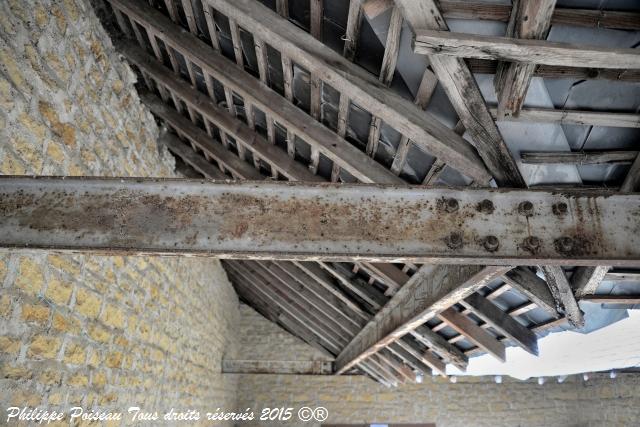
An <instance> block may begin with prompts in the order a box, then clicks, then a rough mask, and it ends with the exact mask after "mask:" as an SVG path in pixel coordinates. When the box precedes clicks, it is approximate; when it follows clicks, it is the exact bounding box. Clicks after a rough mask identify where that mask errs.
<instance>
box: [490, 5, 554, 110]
mask: <svg viewBox="0 0 640 427" xmlns="http://www.w3.org/2000/svg"><path fill="white" fill-rule="evenodd" d="M555 5H556V0H515V1H514V2H513V8H512V10H511V17H510V19H509V24H508V25H507V34H506V35H507V37H514V38H521V39H546V38H547V34H548V33H549V29H550V28H551V15H552V14H553V9H554V8H555ZM534 70H535V65H532V64H520V63H517V62H500V63H499V64H498V69H497V72H496V76H495V79H494V85H495V87H496V92H497V94H498V119H500V118H502V117H505V116H518V115H519V113H520V109H521V108H522V105H523V103H524V98H525V96H526V95H527V90H528V89H529V84H530V83H531V78H532V77H533V72H534Z"/></svg>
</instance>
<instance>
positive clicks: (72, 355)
mask: <svg viewBox="0 0 640 427" xmlns="http://www.w3.org/2000/svg"><path fill="white" fill-rule="evenodd" d="M85 357H86V351H85V349H84V348H83V347H82V346H81V345H79V344H75V343H74V344H70V345H68V346H67V348H66V349H65V351H64V362H65V363H69V364H72V365H81V364H83V363H84V361H85Z"/></svg>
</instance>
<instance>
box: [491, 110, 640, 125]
mask: <svg viewBox="0 0 640 427" xmlns="http://www.w3.org/2000/svg"><path fill="white" fill-rule="evenodd" d="M490 111H491V114H492V115H493V116H494V118H496V119H497V120H499V121H516V122H534V123H558V124H566V125H591V126H607V127H620V128H639V127H640V114H637V113H618V112H615V113H614V112H606V111H580V110H554V109H549V108H522V109H521V110H520V113H519V115H518V116H517V117H516V116H506V117H503V118H499V117H498V112H497V109H496V108H491V109H490Z"/></svg>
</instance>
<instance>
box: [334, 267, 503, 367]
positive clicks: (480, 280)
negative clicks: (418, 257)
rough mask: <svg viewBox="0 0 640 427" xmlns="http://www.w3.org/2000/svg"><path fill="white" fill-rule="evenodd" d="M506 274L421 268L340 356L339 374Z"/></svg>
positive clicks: (486, 269) (494, 270)
mask: <svg viewBox="0 0 640 427" xmlns="http://www.w3.org/2000/svg"><path fill="white" fill-rule="evenodd" d="M507 270H509V267H484V268H482V267H457V268H451V266H446V265H438V266H422V267H421V268H420V270H418V272H417V273H416V274H414V275H413V276H412V277H411V279H410V280H409V282H407V283H406V284H405V285H404V286H403V287H402V288H400V290H399V291H398V292H397V293H396V294H395V295H394V296H393V297H392V298H391V300H389V302H388V303H387V304H386V305H385V306H384V307H383V308H382V309H381V310H380V311H378V312H377V313H376V315H375V316H374V318H373V320H372V321H371V322H369V323H368V324H367V325H366V326H365V327H364V329H362V331H360V333H359V334H358V335H357V336H356V337H355V338H354V339H353V340H352V341H351V342H350V343H349V344H348V345H347V347H345V348H344V350H343V351H342V352H341V353H340V354H339V355H338V357H337V359H336V372H337V373H343V372H346V371H347V370H348V369H349V368H350V367H351V366H354V365H355V364H357V363H359V362H360V361H361V360H364V359H366V358H367V357H369V356H370V355H372V354H375V353H376V352H377V351H378V350H380V349H381V348H383V347H385V346H387V345H389V344H390V343H392V342H394V341H396V340H398V339H399V338H401V337H402V336H404V335H406V334H407V333H409V332H411V331H413V330H415V329H416V328H417V327H418V326H420V325H422V324H424V323H425V322H426V321H428V320H429V319H431V318H432V317H433V316H435V315H436V314H437V313H438V312H440V311H442V310H445V309H446V308H448V307H450V306H452V305H453V304H455V303H456V302H458V301H459V300H460V299H462V298H464V297H466V296H468V295H470V294H471V293H473V292H475V290H477V289H479V288H480V287H482V286H484V285H485V284H486V283H488V282H490V281H491V280H492V279H494V278H495V277H498V276H500V275H501V274H503V273H505V272H506V271H507Z"/></svg>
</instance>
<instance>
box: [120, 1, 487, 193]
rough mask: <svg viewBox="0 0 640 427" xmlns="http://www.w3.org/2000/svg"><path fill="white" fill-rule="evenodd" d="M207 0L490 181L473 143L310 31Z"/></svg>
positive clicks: (258, 11)
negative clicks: (335, 50)
mask: <svg viewBox="0 0 640 427" xmlns="http://www.w3.org/2000/svg"><path fill="white" fill-rule="evenodd" d="M114 1H115V0H114ZM119 1H120V0H119ZM206 1H207V2H208V4H209V5H211V6H212V7H214V8H216V9H217V10H218V11H220V12H221V13H223V14H225V15H227V16H229V17H231V18H233V19H235V20H236V21H237V22H238V23H239V25H241V26H242V27H243V28H244V29H246V30H248V31H250V32H252V33H257V34H260V36H261V37H262V38H263V39H264V40H265V42H267V43H269V44H270V45H272V46H273V47H274V48H275V49H278V50H279V51H280V52H281V53H282V54H283V55H284V56H287V57H289V58H291V59H292V60H294V61H295V62H296V63H298V64H300V65H301V66H302V67H304V68H305V69H307V70H309V71H310V72H311V73H312V74H313V73H316V74H317V75H318V76H319V77H320V78H321V79H322V80H323V81H324V82H327V83H328V84H330V85H331V86H332V87H334V88H335V89H336V90H337V91H339V92H341V93H347V94H348V95H349V98H350V99H351V100H352V101H353V102H355V103H357V104H358V105H360V106H362V107H363V108H364V109H365V110H367V111H369V112H370V113H371V114H372V115H373V116H375V117H379V118H381V119H382V120H383V121H384V122H386V123H388V124H389V125H390V126H392V127H393V128H394V129H396V130H397V131H398V132H400V133H402V134H405V135H407V137H409V138H410V139H412V140H413V141H414V142H415V143H416V144H419V145H420V146H421V147H422V148H423V149H424V150H426V151H427V152H429V153H432V154H433V155H435V156H437V157H439V158H441V159H442V160H443V161H445V162H446V163H447V164H449V165H450V166H451V167H454V168H456V169H458V170H460V171H462V172H463V173H464V174H466V175H467V176H470V177H471V178H473V179H475V180H477V181H478V182H479V183H482V184H485V183H487V182H488V181H489V179H490V175H489V174H488V173H487V170H486V168H485V167H484V165H483V164H482V161H481V160H480V158H479V157H478V155H477V153H475V151H474V150H473V148H472V147H471V146H470V145H469V143H468V142H467V141H465V140H464V139H463V138H462V137H460V136H459V135H457V134H455V132H453V131H452V130H451V129H449V128H447V127H446V126H444V125H443V124H442V123H441V122H439V121H438V120H437V119H436V118H435V117H432V116H431V115H429V114H424V113H423V112H422V111H420V110H419V109H418V108H416V106H415V105H413V104H412V103H411V102H409V101H407V100H406V99H404V98H402V97H401V96H399V95H397V94H396V93H394V92H393V91H391V90H390V89H388V88H387V87H385V86H384V85H382V84H381V83H380V82H379V81H378V80H377V79H376V78H374V77H373V76H372V75H371V74H370V73H368V72H367V71H366V70H364V69H362V68H361V67H359V66H357V65H355V64H353V63H352V62H350V61H349V60H347V59H346V58H344V57H342V56H341V55H339V54H337V53H335V52H333V51H331V50H330V49H327V47H326V46H324V45H323V44H322V43H321V42H319V41H318V40H316V39H314V38H313V37H312V36H311V35H310V34H308V33H307V32H305V31H303V30H301V29H299V28H297V27H295V26H294V25H291V24H290V23H289V22H287V21H285V20H282V18H280V17H279V16H278V15H276V14H275V13H273V12H272V11H271V10H270V9H268V8H267V7H265V6H263V5H261V4H260V3H256V2H255V1H253V0H235V1H228V0H206ZM340 166H341V167H342V165H340Z"/></svg>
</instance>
